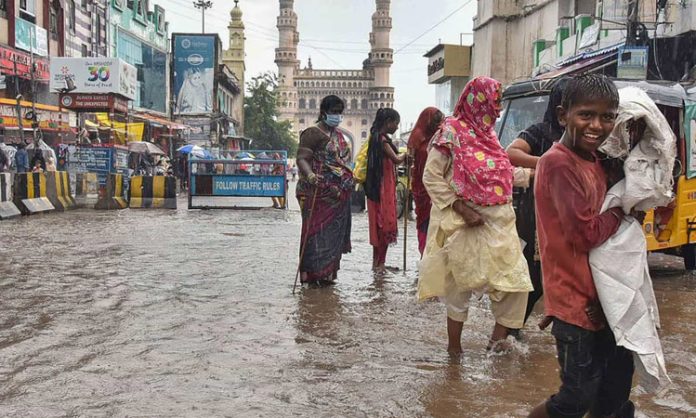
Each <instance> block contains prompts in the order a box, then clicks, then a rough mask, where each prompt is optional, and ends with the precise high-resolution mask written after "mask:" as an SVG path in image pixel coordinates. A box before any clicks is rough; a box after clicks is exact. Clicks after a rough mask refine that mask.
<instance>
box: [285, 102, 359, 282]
mask: <svg viewBox="0 0 696 418" xmlns="http://www.w3.org/2000/svg"><path fill="white" fill-rule="evenodd" d="M344 108H345V104H344V102H343V100H341V98H339V97H338V96H333V95H331V96H326V97H324V99H322V101H321V105H320V108H319V111H320V113H319V120H318V121H317V123H316V125H314V126H312V127H310V128H307V129H306V130H304V131H303V132H302V134H301V135H300V146H299V148H298V150H297V166H298V167H299V170H300V179H299V181H298V183H297V189H296V195H297V200H298V201H299V203H300V208H301V210H302V236H301V240H300V280H301V282H302V283H307V284H313V285H327V284H333V283H334V282H335V280H336V278H337V275H338V270H339V269H340V267H341V257H342V255H343V254H345V253H348V252H350V250H351V243H350V229H351V212H350V197H351V192H352V190H353V172H352V171H351V169H350V168H349V165H348V163H347V161H348V160H349V159H350V157H351V154H352V151H351V149H350V145H349V143H348V141H347V140H346V139H345V138H344V137H343V134H342V133H341V131H340V130H339V129H337V128H338V126H339V125H340V123H341V121H342V119H343V109H344Z"/></svg>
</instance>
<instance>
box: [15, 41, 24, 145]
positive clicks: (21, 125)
mask: <svg viewBox="0 0 696 418" xmlns="http://www.w3.org/2000/svg"><path fill="white" fill-rule="evenodd" d="M13 57H14V59H13V60H12V64H13V66H14V75H15V79H14V87H15V100H17V108H16V110H17V128H19V138H20V139H21V142H22V144H24V122H23V121H22V105H21V104H20V102H19V101H20V99H22V94H21V93H20V91H19V72H18V71H17V54H15V55H13Z"/></svg>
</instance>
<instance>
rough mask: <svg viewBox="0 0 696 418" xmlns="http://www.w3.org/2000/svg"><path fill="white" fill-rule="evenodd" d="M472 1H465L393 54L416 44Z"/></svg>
mask: <svg viewBox="0 0 696 418" xmlns="http://www.w3.org/2000/svg"><path fill="white" fill-rule="evenodd" d="M472 1H473V0H467V1H466V2H465V3H464V4H462V5H461V6H459V7H458V8H457V9H455V10H454V11H453V12H452V13H450V14H448V15H447V16H445V17H444V18H443V19H442V20H440V21H439V22H437V23H435V24H434V25H433V26H431V27H429V28H428V30H426V31H425V32H423V33H421V34H420V35H418V36H416V37H415V38H414V39H413V40H412V41H411V42H409V43H407V44H406V45H405V46H403V47H401V48H399V49H397V50H396V52H394V54H398V53H399V52H401V51H403V50H404V49H405V48H406V47H407V46H410V45H411V44H413V43H414V42H416V41H417V40H419V39H420V38H422V37H424V36H425V35H427V34H428V33H429V32H430V31H432V30H433V29H435V28H436V27H438V26H440V25H441V24H442V23H443V22H444V21H445V20H447V19H449V18H450V17H452V16H454V15H455V14H456V13H457V12H459V11H460V10H462V9H463V8H464V7H466V6H467V5H468V4H469V3H471V2H472Z"/></svg>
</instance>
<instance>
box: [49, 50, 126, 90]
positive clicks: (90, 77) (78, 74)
mask: <svg viewBox="0 0 696 418" xmlns="http://www.w3.org/2000/svg"><path fill="white" fill-rule="evenodd" d="M50 71H51V76H50V89H51V91H53V92H60V91H61V90H63V89H65V88H66V87H67V86H68V83H67V81H66V79H71V80H72V82H73V83H74V85H75V89H74V90H72V91H71V92H72V93H91V94H108V93H114V94H120V95H122V96H124V97H127V98H128V99H131V100H132V99H134V98H135V93H136V88H137V84H138V79H137V77H138V73H137V71H136V69H135V67H133V66H132V65H130V64H128V63H127V62H125V61H123V60H120V59H118V58H63V57H52V58H51V64H50Z"/></svg>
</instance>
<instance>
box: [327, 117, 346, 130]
mask: <svg viewBox="0 0 696 418" xmlns="http://www.w3.org/2000/svg"><path fill="white" fill-rule="evenodd" d="M324 122H325V123H326V124H327V125H329V126H330V127H332V128H337V127H338V125H340V124H341V122H343V115H331V114H327V115H326V119H324Z"/></svg>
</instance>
